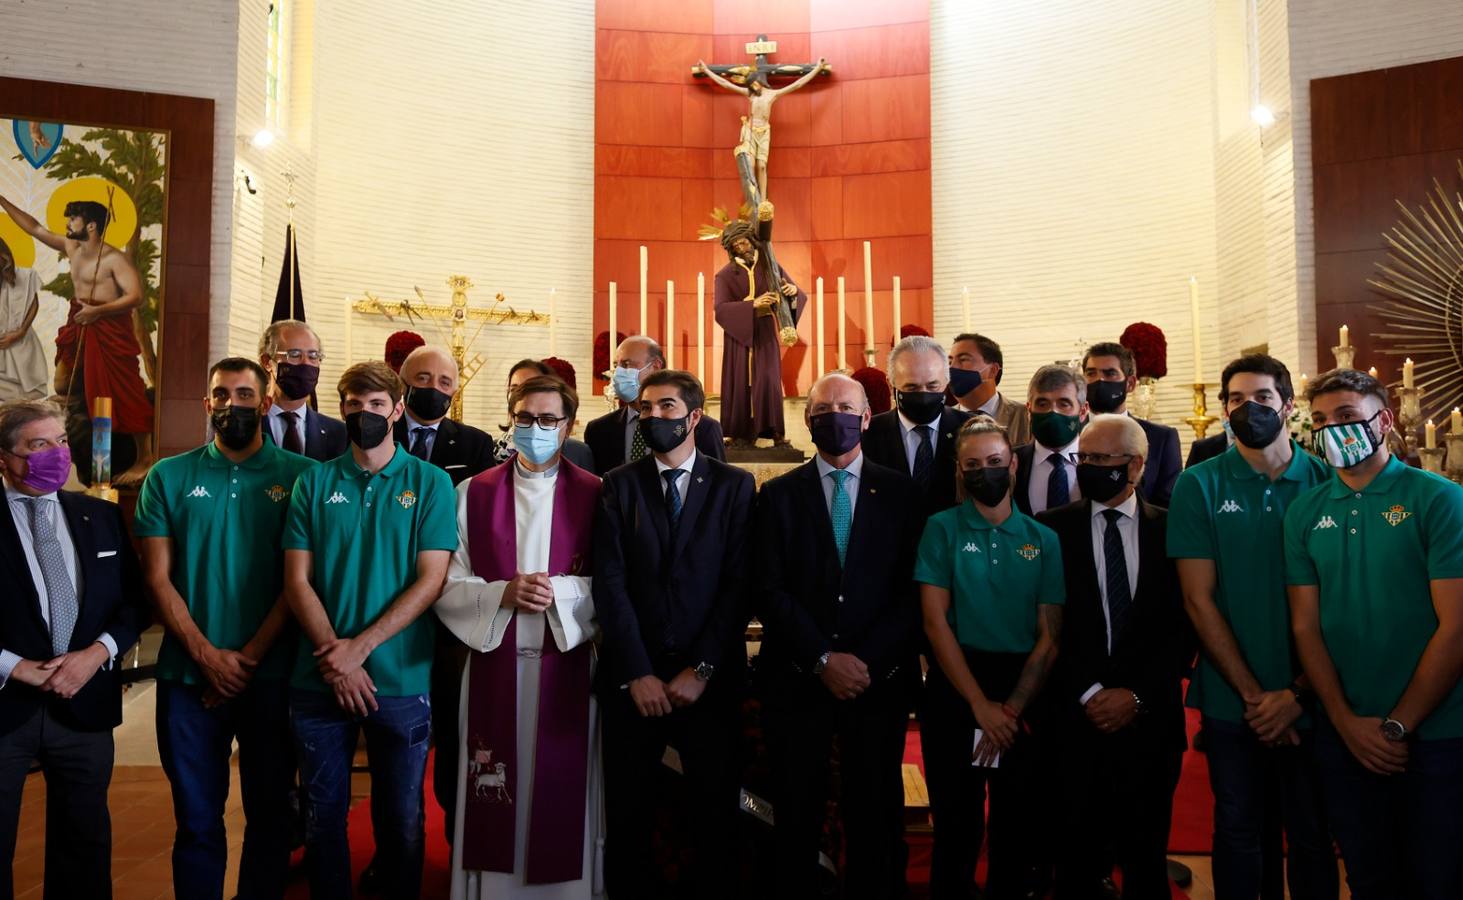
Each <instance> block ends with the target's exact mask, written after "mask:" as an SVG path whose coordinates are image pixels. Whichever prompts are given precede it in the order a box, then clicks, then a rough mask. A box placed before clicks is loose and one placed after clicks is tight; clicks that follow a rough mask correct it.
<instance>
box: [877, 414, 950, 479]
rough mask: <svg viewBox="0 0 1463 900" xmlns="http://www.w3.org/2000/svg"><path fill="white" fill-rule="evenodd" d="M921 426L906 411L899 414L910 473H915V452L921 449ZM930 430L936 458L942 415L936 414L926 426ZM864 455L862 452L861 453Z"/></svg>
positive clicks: (932, 453)
mask: <svg viewBox="0 0 1463 900" xmlns="http://www.w3.org/2000/svg"><path fill="white" fill-rule="evenodd" d="M918 427H920V426H919V425H917V424H915V423H914V422H913V421H911V420H910V419H909V418H908V417H906V416H905V415H904V413H902V412H901V413H900V414H899V433H900V435H901V436H902V437H903V438H904V461H905V463H906V464H908V466H909V474H911V475H913V474H914V454H915V451H917V450H919V432H917V431H915V429H916V428H918ZM925 427H926V428H928V429H929V430H930V458H931V459H933V458H934V453H935V450H936V448H937V447H938V446H939V444H940V417H939V416H936V417H935V420H934V421H933V422H930V423H929V424H928V425H926V426H925ZM860 455H862V454H860Z"/></svg>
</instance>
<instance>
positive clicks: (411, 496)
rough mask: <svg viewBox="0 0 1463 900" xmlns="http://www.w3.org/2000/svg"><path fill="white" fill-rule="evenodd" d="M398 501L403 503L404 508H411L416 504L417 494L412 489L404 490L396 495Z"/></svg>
mask: <svg viewBox="0 0 1463 900" xmlns="http://www.w3.org/2000/svg"><path fill="white" fill-rule="evenodd" d="M396 502H397V503H400V504H401V508H402V509H411V508H412V507H413V506H416V503H417V495H416V494H415V493H413V492H412V491H402V492H401V493H400V494H397V495H396Z"/></svg>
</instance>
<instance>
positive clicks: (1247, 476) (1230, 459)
mask: <svg viewBox="0 0 1463 900" xmlns="http://www.w3.org/2000/svg"><path fill="white" fill-rule="evenodd" d="M1305 452H1306V451H1304V450H1302V449H1301V446H1300V444H1297V443H1296V442H1295V438H1291V439H1290V465H1288V466H1286V467H1285V471H1284V472H1281V473H1280V478H1278V479H1276V480H1277V481H1300V480H1301V478H1302V476H1304V475H1305V473H1306V469H1307V468H1308V466H1307V465H1306V461H1305V459H1304V458H1303V457H1302V456H1301V454H1302V453H1305ZM1220 458H1221V459H1223V460H1224V465H1225V466H1227V467H1228V473H1229V477H1230V478H1233V479H1235V480H1236V481H1254V480H1256V479H1260V478H1265V479H1267V480H1268V478H1269V476H1267V475H1266V474H1265V473H1264V472H1256V471H1255V470H1254V467H1252V466H1251V465H1250V464H1249V462H1248V461H1247V460H1246V459H1245V458H1244V456H1243V455H1242V454H1240V453H1234V454H1221V455H1220ZM1347 493H1350V491H1346V492H1344V493H1343V494H1342V495H1341V496H1345V494H1347Z"/></svg>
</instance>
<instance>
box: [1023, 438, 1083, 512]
mask: <svg viewBox="0 0 1463 900" xmlns="http://www.w3.org/2000/svg"><path fill="white" fill-rule="evenodd" d="M1077 440H1078V439H1077V438H1072V443H1070V444H1068V445H1067V446H1065V447H1062V448H1060V449H1058V450H1052V449H1051V448H1049V447H1046V446H1043V445H1042V444H1041V443H1040V442H1037V443H1034V444H1032V445H1031V446H1032V448H1033V452H1032V454H1031V478H1030V479H1029V480H1028V481H1027V483H1026V499H1027V500H1028V501H1029V502H1030V503H1031V513H1032V515H1035V514H1036V513H1039V512H1042V511H1043V510H1045V509H1046V508H1047V503H1046V482H1047V479H1048V478H1050V477H1051V474H1052V468H1053V467H1055V466H1058V465H1061V463H1057V462H1053V461H1052V459H1051V457H1052V456H1054V455H1057V454H1060V455H1061V457H1062V458H1063V459H1065V460H1067V463H1066V469H1067V491H1068V492H1069V494H1070V495H1071V499H1072V500H1080V499H1082V492H1081V490H1079V489H1078V487H1077Z"/></svg>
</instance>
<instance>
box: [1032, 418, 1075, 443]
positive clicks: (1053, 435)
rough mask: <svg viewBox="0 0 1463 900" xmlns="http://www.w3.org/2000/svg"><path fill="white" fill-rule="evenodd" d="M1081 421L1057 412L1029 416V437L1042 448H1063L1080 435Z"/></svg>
mask: <svg viewBox="0 0 1463 900" xmlns="http://www.w3.org/2000/svg"><path fill="white" fill-rule="evenodd" d="M1082 425H1083V422H1082V420H1081V419H1080V418H1079V417H1077V416H1067V415H1063V414H1062V413H1059V412H1040V413H1032V414H1031V435H1032V437H1034V438H1036V440H1037V442H1038V443H1040V444H1041V445H1042V446H1043V447H1051V448H1053V449H1056V448H1058V447H1065V446H1067V445H1068V444H1070V443H1072V442H1073V441H1075V440H1076V439H1077V435H1079V434H1081V433H1082Z"/></svg>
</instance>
